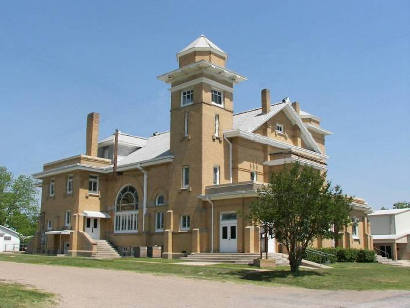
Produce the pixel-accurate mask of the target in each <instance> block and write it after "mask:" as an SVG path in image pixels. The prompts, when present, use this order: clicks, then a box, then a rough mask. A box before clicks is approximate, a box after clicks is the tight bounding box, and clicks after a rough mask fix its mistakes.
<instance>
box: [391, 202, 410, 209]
mask: <svg viewBox="0 0 410 308" xmlns="http://www.w3.org/2000/svg"><path fill="white" fill-rule="evenodd" d="M393 208H394V209H408V208H410V202H409V201H399V202H396V203H395V204H393Z"/></svg>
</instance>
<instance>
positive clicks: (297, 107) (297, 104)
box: [292, 102, 300, 114]
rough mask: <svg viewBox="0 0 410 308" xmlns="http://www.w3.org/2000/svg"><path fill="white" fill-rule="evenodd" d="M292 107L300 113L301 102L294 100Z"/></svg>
mask: <svg viewBox="0 0 410 308" xmlns="http://www.w3.org/2000/svg"><path fill="white" fill-rule="evenodd" d="M292 107H293V109H295V111H296V113H297V114H300V104H299V103H298V102H293V103H292Z"/></svg>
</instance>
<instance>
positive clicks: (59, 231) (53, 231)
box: [45, 230, 73, 235]
mask: <svg viewBox="0 0 410 308" xmlns="http://www.w3.org/2000/svg"><path fill="white" fill-rule="evenodd" d="M71 232H73V230H52V231H47V232H45V234H47V235H52V234H61V235H65V234H66V235H68V234H70V233H71Z"/></svg>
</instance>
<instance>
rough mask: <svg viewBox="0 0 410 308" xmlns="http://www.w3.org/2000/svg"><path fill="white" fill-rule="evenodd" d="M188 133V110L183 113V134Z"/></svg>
mask: <svg viewBox="0 0 410 308" xmlns="http://www.w3.org/2000/svg"><path fill="white" fill-rule="evenodd" d="M188 135H189V112H185V114H184V136H185V137H188Z"/></svg>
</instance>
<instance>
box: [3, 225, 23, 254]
mask: <svg viewBox="0 0 410 308" xmlns="http://www.w3.org/2000/svg"><path fill="white" fill-rule="evenodd" d="M19 250H20V234H19V233H18V232H16V231H14V230H12V229H10V228H7V227H5V226H2V225H0V252H13V251H19Z"/></svg>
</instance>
